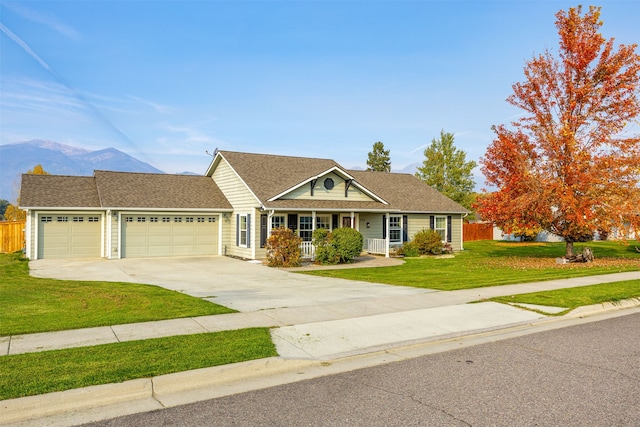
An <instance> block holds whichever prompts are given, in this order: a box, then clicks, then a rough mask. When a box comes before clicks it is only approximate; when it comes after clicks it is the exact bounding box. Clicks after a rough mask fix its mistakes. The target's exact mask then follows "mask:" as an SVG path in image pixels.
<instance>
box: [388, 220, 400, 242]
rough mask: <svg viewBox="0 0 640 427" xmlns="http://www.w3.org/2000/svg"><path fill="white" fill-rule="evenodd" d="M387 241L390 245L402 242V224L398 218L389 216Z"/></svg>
mask: <svg viewBox="0 0 640 427" xmlns="http://www.w3.org/2000/svg"><path fill="white" fill-rule="evenodd" d="M389 241H390V242H392V243H400V242H401V241H402V222H401V217H399V216H389Z"/></svg>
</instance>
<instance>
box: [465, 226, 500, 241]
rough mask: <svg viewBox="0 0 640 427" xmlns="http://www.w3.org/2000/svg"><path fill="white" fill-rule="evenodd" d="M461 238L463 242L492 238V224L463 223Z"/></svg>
mask: <svg viewBox="0 0 640 427" xmlns="http://www.w3.org/2000/svg"><path fill="white" fill-rule="evenodd" d="M462 239H463V241H465V242H472V241H474V240H493V224H463V225H462Z"/></svg>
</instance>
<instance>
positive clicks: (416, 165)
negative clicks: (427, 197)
mask: <svg viewBox="0 0 640 427" xmlns="http://www.w3.org/2000/svg"><path fill="white" fill-rule="evenodd" d="M420 166H422V163H411V164H409V165H407V166H405V167H403V168H402V169H399V170H395V169H392V172H396V173H408V174H411V175H414V174H415V173H416V172H417V171H418V168H419V167H420Z"/></svg>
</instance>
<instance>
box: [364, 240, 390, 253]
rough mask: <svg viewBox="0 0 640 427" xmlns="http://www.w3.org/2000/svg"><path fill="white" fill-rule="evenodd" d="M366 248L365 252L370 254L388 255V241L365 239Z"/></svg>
mask: <svg viewBox="0 0 640 427" xmlns="http://www.w3.org/2000/svg"><path fill="white" fill-rule="evenodd" d="M365 243H366V246H365V248H364V250H365V251H367V252H369V253H370V254H376V255H386V254H387V239H365Z"/></svg>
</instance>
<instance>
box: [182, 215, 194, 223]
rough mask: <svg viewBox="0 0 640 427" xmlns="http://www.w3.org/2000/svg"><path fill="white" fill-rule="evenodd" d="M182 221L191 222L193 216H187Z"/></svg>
mask: <svg viewBox="0 0 640 427" xmlns="http://www.w3.org/2000/svg"><path fill="white" fill-rule="evenodd" d="M184 222H193V217H192V216H188V217H186V218H185V219H184Z"/></svg>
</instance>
